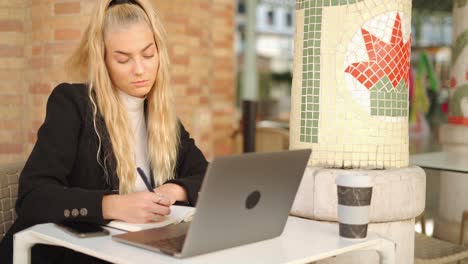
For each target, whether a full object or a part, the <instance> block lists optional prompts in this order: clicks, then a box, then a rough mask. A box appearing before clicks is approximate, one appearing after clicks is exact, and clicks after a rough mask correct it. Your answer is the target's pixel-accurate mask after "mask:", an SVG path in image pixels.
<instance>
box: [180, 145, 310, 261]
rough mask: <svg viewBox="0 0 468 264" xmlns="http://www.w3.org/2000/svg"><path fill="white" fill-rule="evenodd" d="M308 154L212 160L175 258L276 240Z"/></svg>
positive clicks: (273, 154)
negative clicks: (195, 207)
mask: <svg viewBox="0 0 468 264" xmlns="http://www.w3.org/2000/svg"><path fill="white" fill-rule="evenodd" d="M310 153H311V150H310V149H304V150H290V151H281V152H271V153H249V154H242V155H235V156H227V157H220V158H215V159H214V161H213V162H211V163H210V165H209V167H208V170H207V172H206V175H205V179H204V182H203V185H202V188H201V192H200V196H199V198H198V202H197V212H196V214H195V216H194V218H193V221H192V223H191V224H190V228H189V230H188V233H187V235H186V238H185V242H184V245H183V248H182V252H181V254H180V256H182V257H189V256H194V255H199V254H203V253H207V252H212V251H216V250H220V249H226V248H231V247H235V246H239V245H243V244H247V243H252V242H256V241H261V240H265V239H269V238H273V237H276V236H279V235H280V234H281V233H282V232H283V230H284V226H285V224H286V220H287V218H288V215H289V211H290V210H291V206H292V204H293V201H294V198H295V196H296V192H297V189H298V187H299V184H300V182H301V179H302V175H303V174H304V170H305V168H306V165H307V162H308V160H309V156H310Z"/></svg>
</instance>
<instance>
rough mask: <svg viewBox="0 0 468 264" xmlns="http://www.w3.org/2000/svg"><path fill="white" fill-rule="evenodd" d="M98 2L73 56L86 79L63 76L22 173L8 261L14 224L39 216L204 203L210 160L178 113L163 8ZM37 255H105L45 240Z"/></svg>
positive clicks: (6, 253) (100, 216) (55, 258)
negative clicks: (68, 81) (159, 10)
mask: <svg viewBox="0 0 468 264" xmlns="http://www.w3.org/2000/svg"><path fill="white" fill-rule="evenodd" d="M97 5H98V6H97V8H96V10H95V13H94V15H93V16H92V18H93V20H92V22H90V24H89V26H88V28H87V29H86V31H85V33H84V35H83V39H82V41H81V43H80V45H79V47H78V49H77V50H76V52H75V53H74V54H72V56H71V59H70V63H69V64H70V66H71V67H70V69H71V71H72V73H73V74H74V75H76V76H77V77H79V78H81V79H82V80H83V84H66V83H64V84H60V85H59V86H57V87H56V88H55V89H54V91H53V92H52V94H51V95H50V97H49V100H48V103H47V112H46V118H45V121H44V123H43V124H42V126H41V128H40V129H39V132H38V139H37V142H36V145H35V147H34V149H33V151H32V153H31V155H30V157H29V159H28V161H27V163H26V165H25V167H24V169H23V171H22V173H21V176H20V181H19V191H18V200H17V203H16V209H17V213H18V219H17V221H16V222H15V223H14V224H13V226H12V228H11V229H10V230H9V232H8V234H7V235H6V236H5V238H4V239H3V241H2V244H1V246H0V259H1V263H9V262H11V261H12V237H13V235H14V233H16V232H18V231H20V230H22V229H24V228H27V227H29V226H32V225H35V224H39V223H44V222H54V223H59V222H64V221H85V222H92V223H97V224H104V223H105V222H106V221H108V220H112V219H118V220H123V221H127V222H134V223H145V222H152V221H158V220H160V219H161V216H164V215H167V214H169V213H170V208H169V206H170V205H172V204H174V203H176V202H180V203H186V204H188V205H192V206H193V205H195V203H196V200H197V194H198V191H199V189H200V185H201V182H202V179H203V175H204V173H205V170H206V167H207V161H206V159H205V158H204V156H203V154H202V153H201V151H200V150H199V149H198V148H197V147H196V146H195V144H194V141H193V140H192V139H191V138H190V137H189V135H188V133H187V131H186V130H185V129H184V127H183V126H182V125H181V124H180V123H179V122H178V119H177V117H176V115H175V111H174V108H173V102H172V95H171V94H172V93H171V87H170V81H169V68H168V67H169V59H168V54H167V47H166V40H165V35H164V29H163V27H162V25H161V22H160V21H159V18H158V16H157V14H156V13H155V11H154V9H153V8H152V6H151V5H150V4H149V3H148V1H147V0H126V1H125V0H120V1H117V0H112V1H111V0H100V1H98V4H97ZM153 188H154V189H153ZM148 189H150V190H151V191H153V192H150V191H149V190H148ZM32 257H33V263H40V262H47V263H51V262H57V263H74V262H79V263H83V262H97V261H98V260H96V259H93V258H91V257H88V256H84V255H80V254H79V253H75V252H72V251H69V250H66V249H64V248H58V247H50V246H44V245H41V246H35V247H34V248H33V251H32Z"/></svg>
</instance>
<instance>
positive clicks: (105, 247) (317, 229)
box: [28, 216, 381, 264]
mask: <svg viewBox="0 0 468 264" xmlns="http://www.w3.org/2000/svg"><path fill="white" fill-rule="evenodd" d="M28 230H29V231H30V232H31V234H32V235H34V236H36V237H39V238H41V239H44V240H46V241H49V242H52V243H54V244H56V245H62V246H65V247H68V248H71V249H74V250H77V251H80V252H82V253H85V254H88V255H91V256H95V257H98V258H102V259H105V260H108V261H111V262H115V263H169V264H170V263H200V264H201V263H252V262H260V263H308V262H311V261H315V260H319V259H324V258H327V257H330V256H334V255H337V254H341V253H344V252H349V251H352V250H359V249H363V248H366V247H371V246H373V245H376V244H378V243H379V242H380V239H381V238H380V237H379V236H377V235H376V234H374V233H372V232H369V235H368V238H367V239H365V240H349V239H344V238H340V237H339V236H338V226H337V225H336V224H330V223H326V222H318V221H312V220H308V219H302V218H298V217H292V216H290V217H289V218H288V221H287V224H286V227H285V230H284V232H283V234H282V235H281V236H279V237H276V238H273V239H269V240H265V241H261V242H256V243H252V244H248V245H243V246H238V247H235V248H230V249H226V250H221V251H217V252H213V253H210V254H205V255H200V256H196V257H191V258H186V259H177V258H174V257H171V256H168V255H164V254H161V253H157V252H153V251H149V250H145V249H141V248H138V247H133V246H130V245H126V244H122V243H119V242H116V241H113V240H112V239H111V237H110V236H104V237H94V238H78V237H75V236H73V235H70V234H68V233H67V232H65V231H63V230H62V229H60V228H58V227H57V226H56V225H54V224H42V225H36V226H34V227H32V228H30V229H28ZM109 230H110V231H111V234H112V235H115V234H119V233H122V231H118V230H116V229H112V228H109ZM207 235H209V234H207Z"/></svg>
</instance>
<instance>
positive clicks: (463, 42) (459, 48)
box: [452, 30, 468, 66]
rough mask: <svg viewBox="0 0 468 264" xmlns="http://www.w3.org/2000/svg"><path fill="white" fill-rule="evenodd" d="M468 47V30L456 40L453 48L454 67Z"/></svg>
mask: <svg viewBox="0 0 468 264" xmlns="http://www.w3.org/2000/svg"><path fill="white" fill-rule="evenodd" d="M467 46H468V30H465V31H464V32H463V33H462V34H460V35H459V36H458V37H457V39H456V40H455V42H454V44H453V46H452V66H453V65H454V64H455V63H456V62H457V60H458V59H459V58H460V56H461V54H462V52H463V50H464V49H466V47H467Z"/></svg>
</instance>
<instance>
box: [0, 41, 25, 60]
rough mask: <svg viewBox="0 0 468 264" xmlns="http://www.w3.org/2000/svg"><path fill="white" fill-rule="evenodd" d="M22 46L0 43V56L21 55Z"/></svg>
mask: <svg viewBox="0 0 468 264" xmlns="http://www.w3.org/2000/svg"><path fill="white" fill-rule="evenodd" d="M23 56H24V47H23V46H16V45H15V46H12V45H4V44H0V57H4V58H8V57H23Z"/></svg>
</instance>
